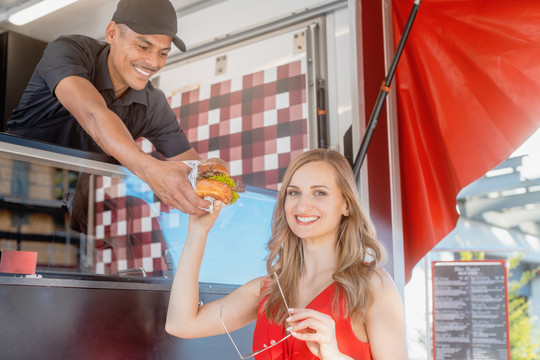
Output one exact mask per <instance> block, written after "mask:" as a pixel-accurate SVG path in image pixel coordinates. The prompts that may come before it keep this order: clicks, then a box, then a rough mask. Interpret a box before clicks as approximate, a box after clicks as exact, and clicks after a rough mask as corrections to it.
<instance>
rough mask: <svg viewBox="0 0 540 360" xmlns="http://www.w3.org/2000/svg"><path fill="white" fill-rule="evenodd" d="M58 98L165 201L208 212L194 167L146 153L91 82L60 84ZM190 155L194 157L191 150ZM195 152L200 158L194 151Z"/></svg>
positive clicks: (182, 208)
mask: <svg viewBox="0 0 540 360" xmlns="http://www.w3.org/2000/svg"><path fill="white" fill-rule="evenodd" d="M55 95H56V97H57V98H58V100H59V101H60V103H62V105H63V106H64V107H65V108H66V109H67V110H68V111H69V112H71V114H72V115H73V116H74V117H75V119H76V120H77V121H78V122H79V124H80V125H81V126H82V128H83V129H84V130H85V131H86V132H87V133H88V134H89V135H90V136H91V137H92V139H94V141H95V142H96V143H97V144H98V145H99V147H100V148H101V149H102V150H103V151H104V152H106V153H107V154H109V155H110V156H112V157H114V158H115V159H116V160H118V162H120V163H121V164H122V165H124V166H125V167H126V168H128V169H129V170H130V171H131V172H133V173H134V174H135V175H137V176H138V177H139V178H140V179H141V180H143V181H144V182H145V183H147V184H148V186H150V188H151V189H152V191H154V193H155V194H156V195H157V196H158V197H159V198H160V199H161V201H163V202H164V203H165V204H167V205H169V206H172V207H175V208H177V209H179V210H180V211H182V212H185V213H188V214H197V215H200V214H203V213H204V210H201V209H199V208H206V207H208V206H209V205H210V203H209V202H208V201H206V200H203V199H201V198H200V197H199V196H197V194H196V193H195V191H194V190H193V188H192V187H191V185H190V183H189V181H188V179H187V175H188V174H189V172H190V170H191V169H190V167H189V166H187V165H185V164H184V163H182V162H178V161H160V160H158V159H155V158H154V157H152V156H151V155H149V154H146V153H144V152H143V151H142V150H141V149H140V148H139V147H138V146H137V144H136V143H135V141H134V140H133V138H132V137H131V134H130V133H129V131H128V129H127V128H126V126H125V125H124V123H123V122H122V120H121V119H120V118H119V117H118V116H117V115H116V114H115V113H114V112H112V111H111V110H109V109H108V108H107V105H106V103H105V101H104V100H103V98H102V96H101V94H100V93H99V92H98V91H97V90H96V88H95V87H94V86H93V85H92V83H90V81H88V80H86V79H84V78H82V77H79V76H70V77H67V78H65V79H63V80H61V81H60V82H59V83H58V85H57V86H56V88H55ZM192 150H193V149H192ZM186 153H187V154H186ZM186 153H185V154H186V156H187V155H191V153H189V150H188V151H187V152H186ZM193 153H194V155H196V156H197V159H198V155H197V153H196V152H195V151H194V150H193Z"/></svg>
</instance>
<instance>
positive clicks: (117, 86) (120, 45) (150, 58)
mask: <svg viewBox="0 0 540 360" xmlns="http://www.w3.org/2000/svg"><path fill="white" fill-rule="evenodd" d="M106 38H107V42H108V43H109V44H110V45H111V50H110V54H109V58H108V60H107V63H108V67H109V73H110V76H111V80H112V83H113V86H114V91H115V93H116V96H117V97H119V96H120V95H121V94H123V93H124V92H125V91H126V90H127V89H128V88H132V89H135V90H141V89H144V87H145V86H146V84H147V83H148V80H150V78H151V77H152V76H153V75H154V74H155V73H157V72H158V71H159V70H160V69H161V68H162V67H163V66H164V65H165V62H166V60H167V56H168V55H169V51H170V50H171V41H172V39H171V37H170V36H167V35H141V34H137V33H136V32H134V31H132V30H131V29H130V28H128V27H127V26H125V25H120V24H116V23H115V22H111V23H110V24H109V26H108V27H107V31H106Z"/></svg>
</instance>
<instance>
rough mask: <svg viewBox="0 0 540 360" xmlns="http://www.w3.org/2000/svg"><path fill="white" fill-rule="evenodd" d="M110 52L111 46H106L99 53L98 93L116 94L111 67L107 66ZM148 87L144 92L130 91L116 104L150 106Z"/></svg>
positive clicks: (97, 68)
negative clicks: (110, 73) (109, 92)
mask: <svg viewBox="0 0 540 360" xmlns="http://www.w3.org/2000/svg"><path fill="white" fill-rule="evenodd" d="M109 52H110V45H107V46H105V48H103V50H102V51H101V52H100V53H99V55H98V57H97V63H96V75H95V84H94V85H95V87H96V88H97V89H98V91H100V92H102V91H107V90H109V91H111V92H112V94H114V87H113V84H112V81H111V76H110V75H109V67H108V65H107V58H108V56H109ZM147 89H148V85H146V87H145V88H144V89H142V90H134V89H128V90H127V91H126V93H125V94H124V96H122V97H121V98H120V99H117V100H115V101H114V102H115V103H117V104H121V105H130V104H132V103H139V104H142V105H145V106H148V95H147Z"/></svg>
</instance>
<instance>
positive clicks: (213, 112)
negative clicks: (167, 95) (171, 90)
mask: <svg viewBox="0 0 540 360" xmlns="http://www.w3.org/2000/svg"><path fill="white" fill-rule="evenodd" d="M302 70H303V69H302V62H301V61H300V60H299V61H296V62H293V63H290V64H286V65H282V66H278V67H276V68H271V69H267V70H264V71H259V72H256V73H253V74H248V75H244V76H243V77H241V78H236V79H232V80H227V81H223V82H220V83H216V84H211V85H202V86H201V87H200V88H198V89H195V90H191V91H187V92H184V93H182V94H175V95H173V96H172V97H171V99H170V103H171V107H172V108H173V110H174V111H175V113H176V114H177V116H178V118H179V119H180V125H181V127H182V129H184V131H185V132H186V135H187V137H188V139H189V141H190V142H191V144H192V145H193V147H194V148H195V150H197V152H198V153H199V154H200V155H201V157H203V158H207V157H208V158H209V157H219V158H222V159H223V160H225V161H227V162H228V163H229V165H230V170H231V175H232V176H233V177H241V178H242V180H243V182H244V183H245V184H247V185H254V186H258V187H265V188H269V189H274V190H277V188H278V184H279V182H280V179H281V177H282V175H283V173H284V171H285V169H286V168H287V166H288V165H289V163H290V161H291V159H293V158H294V157H296V156H297V155H299V154H300V153H302V152H303V151H305V150H307V148H308V135H307V134H308V129H307V103H306V75H305V73H303V71H302Z"/></svg>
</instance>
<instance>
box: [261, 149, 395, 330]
mask: <svg viewBox="0 0 540 360" xmlns="http://www.w3.org/2000/svg"><path fill="white" fill-rule="evenodd" d="M316 161H323V162H326V163H327V164H329V165H331V166H332V167H333V168H334V170H335V171H334V173H335V176H336V182H337V184H338V186H339V188H340V189H341V192H342V194H343V197H344V198H345V201H346V203H347V206H348V209H349V213H350V215H349V216H343V217H342V219H341V223H340V225H339V229H338V239H337V242H336V246H337V250H338V265H337V269H336V271H335V272H334V274H333V275H332V278H333V280H334V282H335V284H336V287H335V291H336V293H335V296H334V302H333V305H332V311H333V313H334V315H335V316H344V315H345V314H347V315H349V316H350V318H351V319H352V320H356V321H361V320H362V318H363V315H364V312H365V310H366V309H367V307H368V306H369V304H370V303H371V301H372V300H373V299H372V295H371V291H370V286H369V283H370V277H371V275H372V274H373V272H374V271H375V269H376V268H377V266H379V265H380V264H381V263H382V262H383V261H384V259H385V257H386V252H385V249H384V247H383V245H382V244H381V243H380V242H379V241H378V240H377V239H376V238H375V229H374V227H373V225H372V223H371V221H370V219H369V218H368V217H367V216H366V214H365V213H364V211H363V210H362V207H361V205H360V201H359V194H358V190H357V187H356V181H355V179H354V174H353V172H352V169H351V166H350V165H349V163H348V161H347V160H346V159H345V157H344V156H343V155H341V154H340V153H339V152H337V151H335V150H329V149H313V150H309V151H306V152H304V153H302V154H301V155H299V156H298V157H297V158H296V159H294V160H293V161H292V162H291V164H290V165H289V167H288V168H287V171H286V172H285V174H284V176H283V181H282V185H281V189H280V191H279V193H278V197H277V202H276V207H275V209H274V214H273V218H272V236H271V238H270V240H269V242H268V250H269V255H268V257H267V259H266V269H267V272H268V274H270V276H269V277H268V280H267V281H266V282H265V284H264V285H263V288H262V291H261V300H262V299H265V298H266V297H268V299H267V300H266V301H265V303H264V304H263V310H264V311H265V314H266V317H267V318H268V319H269V320H270V321H273V322H275V323H278V324H281V323H283V322H284V321H285V318H286V317H287V316H288V315H287V309H286V308H285V304H284V303H283V300H282V298H281V294H280V291H279V289H278V285H277V282H276V280H275V278H274V276H273V274H274V273H276V274H277V276H278V278H279V282H280V284H281V286H282V288H283V292H284V295H285V299H286V300H287V303H288V304H289V306H296V305H295V304H296V301H297V296H296V291H295V290H296V289H297V284H298V279H299V278H300V275H301V274H302V271H303V248H302V241H301V240H300V239H299V238H298V237H297V236H296V235H295V234H294V233H293V232H292V231H291V229H290V227H289V225H288V223H287V219H286V215H285V199H286V197H287V187H288V186H289V184H290V182H291V178H292V176H293V175H294V173H295V172H296V171H297V170H298V169H299V168H300V167H302V166H303V165H305V164H308V163H311V162H316ZM340 294H341V295H342V296H344V300H345V307H344V309H340V307H339V298H340ZM341 311H344V312H345V314H343V313H341Z"/></svg>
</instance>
